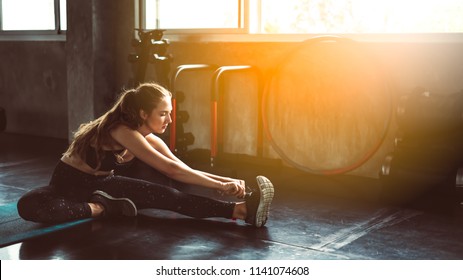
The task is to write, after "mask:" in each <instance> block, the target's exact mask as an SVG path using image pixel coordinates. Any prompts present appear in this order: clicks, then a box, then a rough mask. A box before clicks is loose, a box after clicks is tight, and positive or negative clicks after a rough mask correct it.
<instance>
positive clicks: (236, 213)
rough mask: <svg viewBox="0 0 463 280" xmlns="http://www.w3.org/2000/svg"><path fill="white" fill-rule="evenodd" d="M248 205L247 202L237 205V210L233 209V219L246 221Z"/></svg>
mask: <svg viewBox="0 0 463 280" xmlns="http://www.w3.org/2000/svg"><path fill="white" fill-rule="evenodd" d="M246 213H247V208H246V203H245V202H238V203H236V204H235V208H234V209H233V215H232V219H239V220H244V219H246Z"/></svg>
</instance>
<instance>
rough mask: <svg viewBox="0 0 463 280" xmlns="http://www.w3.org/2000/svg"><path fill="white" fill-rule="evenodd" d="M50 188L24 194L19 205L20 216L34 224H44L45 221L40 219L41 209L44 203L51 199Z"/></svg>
mask: <svg viewBox="0 0 463 280" xmlns="http://www.w3.org/2000/svg"><path fill="white" fill-rule="evenodd" d="M50 192H51V190H50V187H48V186H47V187H41V188H38V189H34V190H31V191H29V192H27V193H26V194H24V195H23V196H22V197H21V198H20V199H19V200H18V203H17V206H16V207H17V210H18V214H19V216H20V217H21V218H23V219H24V220H27V221H32V222H44V219H43V218H42V217H40V215H39V213H41V212H42V211H41V208H42V207H43V204H44V201H47V200H49V198H50Z"/></svg>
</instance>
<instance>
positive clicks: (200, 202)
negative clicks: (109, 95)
mask: <svg viewBox="0 0 463 280" xmlns="http://www.w3.org/2000/svg"><path fill="white" fill-rule="evenodd" d="M171 97H172V95H171V93H170V92H169V91H168V90H166V89H165V88H163V87H161V86H159V85H157V84H154V83H145V84H141V85H140V86H138V87H137V88H135V89H131V90H128V91H125V92H123V93H122V94H121V96H120V97H119V99H118V101H117V102H116V104H115V105H114V106H113V107H112V108H111V109H110V110H109V111H108V112H106V113H105V114H104V115H103V116H101V117H100V118H98V119H96V120H94V121H91V122H89V123H86V124H83V125H81V126H80V128H79V129H78V131H77V132H76V133H75V137H74V140H73V142H72V143H71V145H70V146H69V148H68V150H67V151H66V152H65V153H64V154H63V157H62V158H61V161H60V162H59V163H58V164H57V166H56V168H55V170H54V172H53V175H52V178H51V181H50V185H49V186H46V187H41V188H38V189H35V190H32V191H30V192H28V193H26V194H25V195H24V196H23V197H21V199H20V200H19V202H18V212H19V214H20V216H21V217H22V218H23V219H25V220H30V221H34V222H39V223H59V222H64V221H69V220H74V219H80V218H88V217H117V216H136V215H137V209H145V208H156V209H164V210H171V211H175V212H178V213H180V214H183V215H187V216H190V217H195V218H207V217H222V218H229V219H242V220H245V222H246V223H248V224H251V225H254V226H256V227H262V226H264V225H265V223H266V221H267V218H268V213H269V208H270V204H271V202H272V199H273V195H274V188H273V186H272V183H271V182H270V181H269V180H268V179H267V178H265V177H263V176H257V178H256V179H257V188H255V189H252V192H250V193H249V192H248V193H246V191H245V189H246V186H245V182H244V181H242V180H238V179H233V178H226V177H222V176H218V175H213V174H209V173H205V172H202V171H199V170H195V169H192V168H190V167H189V166H187V165H186V164H185V163H183V162H182V161H181V160H180V159H178V158H177V157H176V156H175V155H174V154H173V153H172V152H171V151H170V150H169V148H168V147H167V145H166V144H165V143H164V142H163V141H162V140H161V139H160V138H159V137H157V136H155V135H154V134H153V133H157V134H160V133H163V132H164V131H165V130H166V129H167V126H168V125H169V124H170V123H171V122H172V119H171V116H170V113H171V111H172V105H171ZM141 166H149V168H150V172H152V174H159V176H150V178H153V177H154V179H151V180H143V179H144V177H143V176H138V175H137V174H139V172H138V171H139V170H137V169H138V168H137V167H141ZM152 174H151V175H152ZM165 176H167V177H168V178H170V179H171V180H172V181H173V182H179V183H180V184H181V183H184V184H188V185H194V186H203V187H207V188H211V189H215V190H218V191H221V192H223V193H224V194H227V195H231V196H235V197H237V198H240V199H242V200H243V201H241V202H226V201H221V200H214V199H211V198H207V197H202V196H197V195H192V194H188V193H185V192H181V191H178V190H177V189H176V188H173V187H172V186H170V185H169V184H168V183H166V182H168V181H166V180H164V178H165ZM163 177H164V178H163ZM156 178H159V180H157V179H156Z"/></svg>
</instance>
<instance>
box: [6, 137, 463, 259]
mask: <svg viewBox="0 0 463 280" xmlns="http://www.w3.org/2000/svg"><path fill="white" fill-rule="evenodd" d="M66 145H67V143H66V141H65V140H59V139H49V138H41V137H33V136H25V135H16V134H8V133H2V134H0V170H1V172H0V209H2V210H0V216H3V217H1V218H0V223H1V226H0V239H1V240H3V243H2V245H0V246H1V248H0V259H2V260H14V259H35V260H37V259H45V260H49V259H71V260H75V259H84V260H87V259H90V260H93V259H105V260H115V259H123V260H133V259H137V260H160V259H162V260H208V259H210V260H222V259H225V260H244V259H249V260H266V259H272V260H279V259H284V260H291V259H303V260H315V259H321V260H339V259H340V260H344V259H355V260H369V259H378V260H390V259H393V260H395V259H398V260H428V259H431V260H434V259H440V260H455V259H456V260H461V259H463V206H462V205H461V204H460V203H458V202H457V203H452V202H450V199H449V200H448V201H447V200H445V199H443V198H436V197H431V198H429V197H428V198H427V199H428V200H427V201H424V200H425V199H423V201H418V202H417V201H415V202H414V203H413V204H412V203H410V204H406V205H401V206H397V205H392V204H388V203H384V202H380V201H382V200H381V199H380V198H379V197H380V195H379V194H380V193H381V190H380V185H379V181H378V180H376V179H369V178H360V177H354V176H347V175H344V176H330V177H326V176H325V177H322V176H314V175H308V174H303V173H301V172H298V171H295V170H293V169H289V168H275V167H272V168H265V167H262V166H252V165H246V164H240V165H237V166H231V167H228V168H229V169H231V170H232V172H234V173H236V174H237V176H238V177H240V178H244V179H246V180H247V182H248V184H250V183H251V184H252V183H253V180H254V177H255V175H258V174H262V175H265V176H267V177H269V178H270V179H271V180H272V181H273V182H274V184H275V190H276V195H275V199H274V203H273V205H272V209H271V214H270V219H269V221H268V223H267V226H266V227H264V228H261V229H255V228H252V227H250V226H247V225H245V224H244V223H241V222H239V221H231V220H224V219H203V220H198V219H192V218H188V217H184V216H181V215H178V214H175V213H171V212H167V211H159V210H152V209H150V210H143V211H141V214H140V215H139V216H138V217H136V218H133V219H121V220H98V219H95V220H93V219H89V220H84V221H80V222H78V223H75V224H73V225H67V226H62V227H60V226H54V227H53V226H50V225H39V224H34V223H31V222H27V221H23V220H21V218H19V216H18V215H17V213H15V212H14V211H15V208H14V207H12V206H14V205H15V203H16V202H17V200H18V199H19V197H20V196H21V195H22V194H24V193H25V192H26V191H28V190H31V189H33V188H36V187H39V186H42V185H45V184H47V183H48V180H49V178H50V175H51V173H52V171H53V168H54V165H55V164H56V163H57V161H58V159H59V157H60V154H61V153H62V152H63V151H64V149H65V147H66ZM229 169H227V168H225V167H223V168H222V169H217V172H218V173H221V172H228V171H227V170H229ZM224 170H225V171H224ZM321 190H322V191H321ZM210 195H214V194H210ZM439 199H440V200H439ZM438 200H439V201H440V203H433V202H435V201H438ZM430 202H431V203H430ZM8 209H9V210H8ZM7 210H8V211H11V212H13V213H10V214H5V213H6V212H8V211H7ZM13 210H14V211H13Z"/></svg>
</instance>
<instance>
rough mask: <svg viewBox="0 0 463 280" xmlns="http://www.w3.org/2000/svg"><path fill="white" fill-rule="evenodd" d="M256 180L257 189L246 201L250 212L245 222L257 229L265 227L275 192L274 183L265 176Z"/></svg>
mask: <svg viewBox="0 0 463 280" xmlns="http://www.w3.org/2000/svg"><path fill="white" fill-rule="evenodd" d="M256 180H257V188H256V189H253V191H252V193H251V194H250V195H249V196H248V197H246V199H245V201H246V207H247V212H248V214H247V217H246V220H245V221H246V223H248V224H251V225H253V226H255V227H263V226H264V225H265V223H266V222H267V219H268V214H269V211H270V204H271V203H272V200H273V195H274V193H275V190H274V188H273V184H272V182H270V180H269V179H267V178H265V177H264V176H257V177H256Z"/></svg>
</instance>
